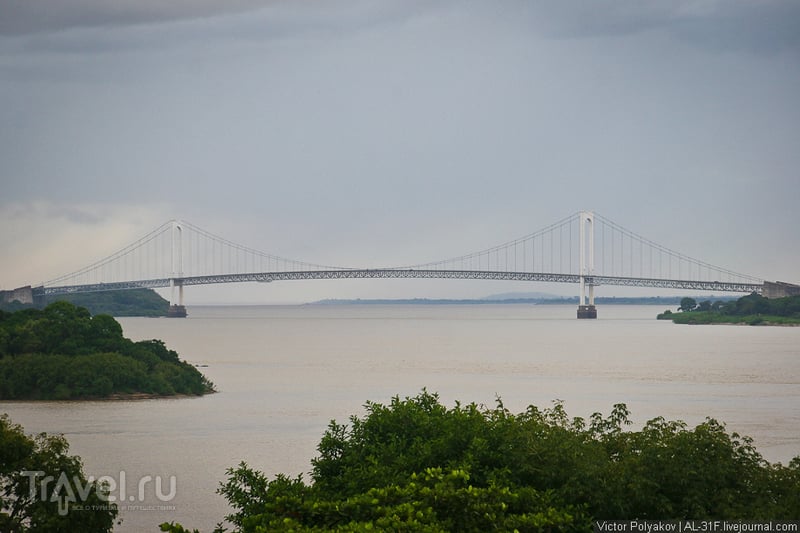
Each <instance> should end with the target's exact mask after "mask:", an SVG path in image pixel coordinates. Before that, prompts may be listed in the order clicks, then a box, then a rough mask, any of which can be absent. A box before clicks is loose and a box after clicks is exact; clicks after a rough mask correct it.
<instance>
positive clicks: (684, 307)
mask: <svg viewBox="0 0 800 533" xmlns="http://www.w3.org/2000/svg"><path fill="white" fill-rule="evenodd" d="M696 307H697V301H695V299H694V298H689V297H686V298H681V306H680V307H678V311H694V310H695V308H696Z"/></svg>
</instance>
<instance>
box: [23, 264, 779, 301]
mask: <svg viewBox="0 0 800 533" xmlns="http://www.w3.org/2000/svg"><path fill="white" fill-rule="evenodd" d="M368 278H373V279H394V278H412V279H413V278H420V279H474V280H478V279H485V280H503V281H543V282H551V283H580V278H581V277H580V276H579V275H578V274H555V273H540V272H504V271H492V270H424V269H410V268H409V269H397V268H386V269H382V268H375V269H344V270H303V271H287V272H253V273H247V274H221V275H215V276H190V277H177V278H157V279H145V280H136V281H125V282H117V283H92V284H83V285H63V286H50V287H48V286H44V287H36V288H35V289H34V294H35V295H37V296H40V295H44V296H48V295H57V294H72V293H79V292H99V291H113V290H126V289H139V288H147V289H157V288H163V287H169V286H170V285H171V283H172V282H173V281H174V283H175V285H183V286H188V285H208V284H216V283H243V282H254V281H255V282H262V283H268V282H272V281H290V280H310V279H368ZM584 279H585V282H586V283H587V284H588V285H594V286H599V285H617V286H625V287H654V288H663V289H690V290H704V291H720V292H739V293H751V292H757V293H761V292H762V290H763V284H762V283H736V282H724V281H699V280H678V279H654V278H635V277H619V276H585V278H584Z"/></svg>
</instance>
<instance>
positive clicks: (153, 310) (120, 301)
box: [0, 289, 169, 316]
mask: <svg viewBox="0 0 800 533" xmlns="http://www.w3.org/2000/svg"><path fill="white" fill-rule="evenodd" d="M59 301H64V302H70V303H72V304H75V305H77V306H80V307H85V308H86V309H88V310H89V312H90V313H91V314H93V315H101V314H103V315H111V316H166V314H167V309H169V302H168V301H167V300H165V299H164V298H162V297H161V296H160V295H159V294H158V293H157V292H156V291H154V290H152V289H130V290H124V291H104V292H84V293H78V294H60V295H58V296H48V297H46V298H45V302H44V306H47V305H49V304H51V303H53V302H59ZM36 307H37V306H34V305H32V304H21V303H19V302H12V303H6V304H0V309H2V310H4V311H19V310H21V309H30V308H36Z"/></svg>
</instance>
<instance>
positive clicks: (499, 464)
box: [162, 391, 800, 533]
mask: <svg viewBox="0 0 800 533" xmlns="http://www.w3.org/2000/svg"><path fill="white" fill-rule="evenodd" d="M365 407H366V415H365V416H364V417H356V416H353V417H351V418H350V422H349V424H347V425H345V424H339V423H337V422H335V421H333V422H331V423H330V425H329V427H328V430H327V431H326V432H325V434H324V435H323V437H322V439H321V441H320V444H319V447H318V450H319V456H318V457H317V458H315V459H314V460H313V461H312V464H313V470H312V472H311V480H310V483H306V482H305V481H304V480H303V478H302V477H296V478H290V477H287V476H285V475H278V476H276V477H275V478H274V479H272V480H270V479H268V478H267V476H265V475H264V474H262V473H260V472H258V471H256V470H253V469H251V468H249V467H248V466H247V465H246V464H244V463H242V464H240V465H239V467H238V468H236V469H231V470H229V471H228V475H229V478H228V480H227V482H225V483H224V484H223V485H222V487H221V488H220V492H221V493H222V494H223V495H224V496H225V497H226V499H227V500H228V502H229V503H230V505H231V506H232V507H233V508H234V510H235V511H234V512H233V513H232V514H231V515H230V516H228V517H227V518H228V520H229V521H230V522H231V523H232V524H233V525H234V527H235V531H237V532H242V533H244V532H257V531H258V532H260V531H367V530H391V531H437V532H440V531H467V532H470V531H475V532H478V531H490V530H492V531H513V530H517V531H520V532H522V531H544V530H559V531H587V530H589V529H591V526H590V524H591V521H592V520H593V519H617V520H624V519H635V518H650V519H694V518H708V519H741V518H751V519H767V518H771V519H782V520H796V519H798V518H800V505H798V501H800V496H799V495H800V458H797V459H795V460H793V461H792V462H791V463H790V464H789V466H782V465H780V464H776V465H772V464H770V463H768V462H766V461H765V460H764V459H763V458H762V457H761V456H760V455H759V454H758V452H757V451H756V450H755V448H754V447H753V445H752V441H751V440H750V439H748V438H745V437H740V436H739V435H737V434H736V433H733V434H728V433H727V431H726V430H725V427H724V426H723V425H722V424H720V423H718V422H716V421H714V420H711V419H709V420H706V421H705V422H704V423H702V424H699V425H697V426H696V427H695V428H692V429H690V428H688V427H687V425H686V424H685V423H683V422H680V421H666V420H664V419H663V418H656V419H653V420H651V421H649V422H647V423H646V424H645V426H644V427H643V429H641V430H639V431H628V430H626V426H628V425H630V423H631V422H630V421H629V419H628V416H629V413H628V410H627V408H626V407H625V405H623V404H619V405H615V406H614V408H613V410H612V412H611V414H610V415H608V416H607V417H604V416H602V415H601V414H600V413H595V414H594V415H592V416H591V417H590V419H589V420H584V419H581V418H570V417H568V416H567V413H566V411H565V410H564V407H563V405H562V404H561V403H559V402H556V403H555V404H554V405H553V406H552V407H550V408H547V409H539V408H537V407H535V406H530V407H529V408H528V409H527V410H526V411H524V412H523V413H519V414H512V413H510V412H509V411H508V410H507V409H505V408H504V406H503V404H502V403H501V402H500V401H499V400H498V404H497V406H496V407H495V408H493V409H489V408H482V407H478V406H476V405H475V404H469V405H466V406H464V405H461V404H458V403H457V404H456V405H455V407H453V408H447V407H445V406H443V405H442V404H441V403H440V402H439V398H438V396H437V395H435V394H430V393H428V392H426V391H423V392H422V393H420V394H419V395H417V396H415V397H413V398H405V399H402V400H401V399H400V398H399V397H395V398H393V399H392V401H391V403H390V404H389V405H382V404H379V403H373V402H368V403H367V404H366V406H365ZM162 529H163V530H164V531H171V532H173V533H179V532H181V531H183V529H182V526H179V525H175V524H164V525H162Z"/></svg>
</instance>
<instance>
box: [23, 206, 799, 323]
mask: <svg viewBox="0 0 800 533" xmlns="http://www.w3.org/2000/svg"><path fill="white" fill-rule="evenodd" d="M352 278H437V279H474V280H505V281H538V282H551V283H574V284H577V285H578V287H579V306H578V318H595V317H596V316H597V311H596V308H595V303H594V289H595V287H598V286H602V285H618V286H629V287H654V288H672V289H689V290H703V291H720V292H738V293H752V292H756V293H765V292H771V293H774V292H775V291H780V290H781V287H783V285H781V284H777V285H776V284H775V283H770V282H765V281H764V280H762V279H759V278H756V277H753V276H748V275H745V274H740V273H737V272H734V271H732V270H730V269H727V268H721V267H718V266H714V265H712V264H710V263H707V262H704V261H701V260H698V259H694V258H691V257H688V256H686V255H684V254H681V253H678V252H676V251H674V250H671V249H669V248H666V247H664V246H661V245H659V244H657V243H655V242H653V241H651V240H649V239H646V238H644V237H642V236H640V235H638V234H636V233H634V232H632V231H630V230H628V229H626V228H624V227H622V226H620V225H618V224H616V223H615V222H613V221H611V220H609V219H607V218H605V217H603V216H601V215H599V214H595V213H593V212H590V211H580V212H577V213H575V214H573V215H570V216H568V217H566V218H564V219H562V220H559V221H558V222H555V223H553V224H551V225H549V226H547V227H544V228H542V229H540V230H539V231H535V232H533V233H530V234H528V235H525V236H523V237H520V238H518V239H514V240H512V241H507V242H504V243H502V244H499V245H497V246H494V247H491V248H486V249H482V250H479V251H476V252H471V253H467V254H464V255H460V256H457V257H451V258H448V259H444V260H439V261H435V262H428V263H422V264H414V265H405V266H392V267H382V268H353V267H340V266H331V265H320V264H314V263H308V262H304V261H297V260H293V259H287V258H285V257H281V256H278V255H274V254H271V253H267V252H263V251H259V250H256V249H254V248H250V247H247V246H244V245H241V244H238V243H236V242H233V241H230V240H228V239H225V238H223V237H220V236H218V235H215V234H213V233H210V232H208V231H206V230H204V229H202V228H200V227H198V226H195V225H193V224H191V223H189V222H185V221H178V220H172V221H169V222H167V223H165V224H162V225H161V226H159V227H158V228H156V229H155V230H153V231H152V232H150V233H148V234H147V235H145V236H144V237H142V238H141V239H139V240H137V241H135V242H133V243H131V244H129V245H128V246H126V247H124V248H122V249H121V250H119V251H117V252H116V253H114V254H112V255H110V256H108V257H106V258H104V259H102V260H100V261H97V262H95V263H92V264H90V265H89V266H87V267H85V268H82V269H80V270H78V271H75V272H71V273H69V274H66V275H64V276H60V277H58V278H55V279H53V280H50V281H48V282H46V283H44V284H42V285H39V286H36V287H32V288H30V287H28V288H22V289H28V290H29V291H30V294H31V296H32V298H33V299H36V298H41V297H44V296H50V295H60V294H73V293H81V292H97V291H110V290H125V289H136V288H151V289H155V288H165V287H170V288H171V297H170V304H171V305H170V316H186V309H185V307H184V302H183V291H184V287H188V286H192V285H205V284H217V283H241V282H273V281H289V280H310V279H352ZM784 285H785V284H784ZM20 290H21V289H17V291H20ZM9 292H12V291H9Z"/></svg>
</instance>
